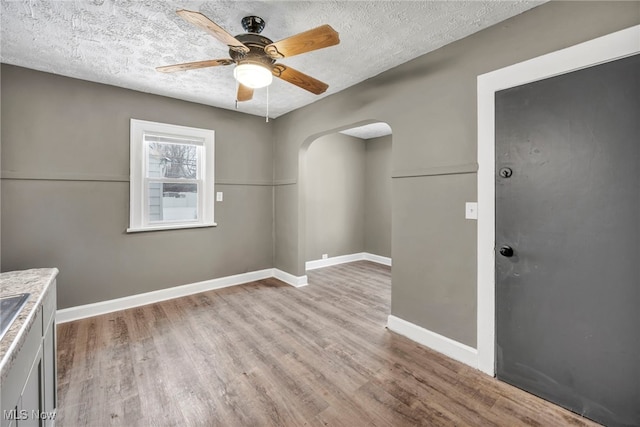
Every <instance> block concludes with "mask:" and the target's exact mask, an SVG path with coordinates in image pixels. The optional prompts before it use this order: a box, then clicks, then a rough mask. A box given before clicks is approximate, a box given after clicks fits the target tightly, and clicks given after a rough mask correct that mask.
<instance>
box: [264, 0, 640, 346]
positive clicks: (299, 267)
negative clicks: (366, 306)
mask: <svg viewBox="0 0 640 427" xmlns="http://www.w3.org/2000/svg"><path fill="white" fill-rule="evenodd" d="M638 22H640V8H639V7H638V3H637V2H550V3H546V4H544V5H542V6H540V7H537V8H535V9H533V10H530V11H528V12H526V13H523V14H521V15H518V16H516V17H514V18H512V19H509V20H507V21H505V22H502V23H500V24H498V25H496V26H494V27H492V28H489V29H487V30H484V31H481V32H479V33H477V34H475V35H472V36H470V37H467V38H465V39H463V40H460V41H458V42H455V43H453V44H450V45H448V46H445V47H443V48H441V49H439V50H437V51H434V52H432V53H430V54H427V55H425V56H423V57H420V58H417V59H416V60H414V61H411V62H409V63H406V64H403V65H401V66H399V67H396V68H394V69H392V70H389V71H387V72H385V73H382V74H380V75H378V76H376V77H374V78H372V79H369V80H367V81H365V82H363V83H361V84H359V85H357V86H354V87H352V88H349V89H347V90H345V91H343V92H340V93H338V94H336V95H333V96H329V97H327V98H324V99H322V100H320V101H317V102H315V103H313V104H311V105H309V106H307V107H305V108H302V109H300V110H297V111H294V112H291V113H289V114H287V115H285V116H283V117H280V118H279V119H278V120H276V122H275V123H276V126H275V137H276V140H275V144H276V147H275V149H276V151H275V182H276V184H278V185H277V186H276V188H275V192H276V194H275V203H276V205H275V214H276V217H275V236H276V252H275V266H276V267H277V268H280V269H282V270H285V271H288V272H290V273H292V274H296V275H302V274H304V261H305V260H304V258H305V248H306V244H305V234H306V233H305V224H304V222H305V216H306V215H305V204H304V199H305V196H306V195H305V193H304V185H303V184H304V183H302V182H299V179H300V175H299V156H300V151H301V149H304V148H305V146H307V145H308V144H309V142H310V141H312V140H314V139H315V138H317V137H318V136H320V135H323V134H326V133H328V132H331V131H335V130H340V129H344V128H347V127H352V126H353V125H354V124H358V123H363V122H366V121H384V122H386V123H388V124H389V125H390V126H391V127H392V129H393V154H392V171H393V172H392V176H393V184H392V186H393V187H392V188H393V189H392V191H393V202H392V253H393V273H392V280H393V285H392V307H391V312H392V314H394V315H395V316H398V317H400V318H402V319H405V320H407V321H410V322H413V323H415V324H417V325H419V326H422V327H424V328H426V329H429V330H431V331H434V332H437V333H439V334H442V335H444V336H446V337H449V338H451V339H454V340H457V341H459V342H462V343H464V344H467V345H470V346H472V347H475V345H476V223H475V222H474V221H469V220H465V219H464V202H465V201H474V200H476V185H477V183H476V170H477V163H476V162H477V160H476V159H477V156H476V150H477V132H476V129H477V125H476V122H477V120H476V77H477V76H478V75H479V74H483V73H486V72H489V71H492V70H495V69H498V68H502V67H505V66H508V65H511V64H515V63H518V62H521V61H524V60H527V59H530V58H533V57H536V56H539V55H543V54H545V53H549V52H553V51H556V50H558V49H562V48H564V47H568V46H571V45H574V44H576V43H580V42H582V41H586V40H589V39H592V38H595V37H598V36H602V35H604V34H608V33H611V32H613V31H616V30H619V29H622V28H626V27H629V26H631V25H634V24H637V23H638ZM480 214H481V213H480Z"/></svg>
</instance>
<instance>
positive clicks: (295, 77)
mask: <svg viewBox="0 0 640 427" xmlns="http://www.w3.org/2000/svg"><path fill="white" fill-rule="evenodd" d="M272 73H273V75H274V76H276V77H279V78H281V79H282V80H285V81H287V82H289V83H291V84H294V85H296V86H298V87H300V88H302V89H305V90H308V91H309V92H311V93H314V94H316V95H320V94H321V93H324V92H325V91H326V90H327V88H328V87H329V85H328V84H326V83H323V82H321V81H320V80H317V79H314V78H313V77H311V76H308V75H306V74H304V73H301V72H300V71H298V70H295V69H293V68H291V67H287V66H286V65H282V64H275V65H274V66H273V70H272Z"/></svg>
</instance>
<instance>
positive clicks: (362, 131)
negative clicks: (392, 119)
mask: <svg viewBox="0 0 640 427" xmlns="http://www.w3.org/2000/svg"><path fill="white" fill-rule="evenodd" d="M340 133H342V134H344V135H349V136H354V137H356V138H360V139H371V138H379V137H381V136H387V135H391V126H389V125H388V124H386V123H383V122H378V123H370V124H368V125H364V126H358V127H355V128H351V129H346V130H343V131H340Z"/></svg>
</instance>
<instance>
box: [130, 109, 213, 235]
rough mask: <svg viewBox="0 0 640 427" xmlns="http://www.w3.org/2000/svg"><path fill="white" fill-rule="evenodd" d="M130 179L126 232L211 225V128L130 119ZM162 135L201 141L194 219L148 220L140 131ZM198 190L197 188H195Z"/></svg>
mask: <svg viewBox="0 0 640 427" xmlns="http://www.w3.org/2000/svg"><path fill="white" fill-rule="evenodd" d="M130 132H131V134H130V146H129V148H130V180H129V228H127V233H136V232H141V231H158V230H175V229H183V228H202V227H215V226H216V225H217V224H216V223H215V221H214V204H215V182H214V181H215V174H214V166H215V161H214V155H215V151H214V150H215V132H214V131H213V130H210V129H199V128H192V127H187V126H179V125H171V124H166V123H157V122H149V121H145V120H137V119H131V127H130ZM145 133H153V134H155V135H166V136H172V137H178V138H192V139H196V140H201V141H203V143H202V147H203V148H204V151H205V153H204V156H203V159H201V160H203V163H202V164H201V165H200V166H201V168H202V169H201V180H202V183H203V185H202V191H201V192H200V191H199V192H198V196H199V197H198V199H199V202H198V214H199V215H198V217H199V219H198V220H195V221H173V222H166V223H163V224H158V223H149V222H148V220H147V213H146V210H147V208H146V203H147V200H146V190H145V183H146V181H147V179H146V176H145V169H146V167H147V166H146V158H145V144H144V134H145ZM199 190H200V189H199Z"/></svg>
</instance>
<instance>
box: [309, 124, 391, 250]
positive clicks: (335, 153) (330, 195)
mask: <svg viewBox="0 0 640 427" xmlns="http://www.w3.org/2000/svg"><path fill="white" fill-rule="evenodd" d="M301 161H302V162H303V163H305V165H306V168H305V170H306V176H305V178H306V180H305V182H306V190H305V204H306V209H305V211H306V257H305V260H307V261H311V260H317V259H321V257H322V254H328V255H329V256H330V257H335V256H340V255H349V254H354V253H360V252H369V253H372V254H375V255H382V256H387V257H390V256H391V135H389V136H385V137H382V138H374V139H369V140H364V139H360V138H354V137H350V136H347V135H342V134H339V133H332V134H329V135H325V136H322V137H320V138H318V139H317V140H315V141H313V143H312V144H311V146H310V147H309V148H308V150H307V151H306V153H304V154H303V158H302V160H301Z"/></svg>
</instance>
